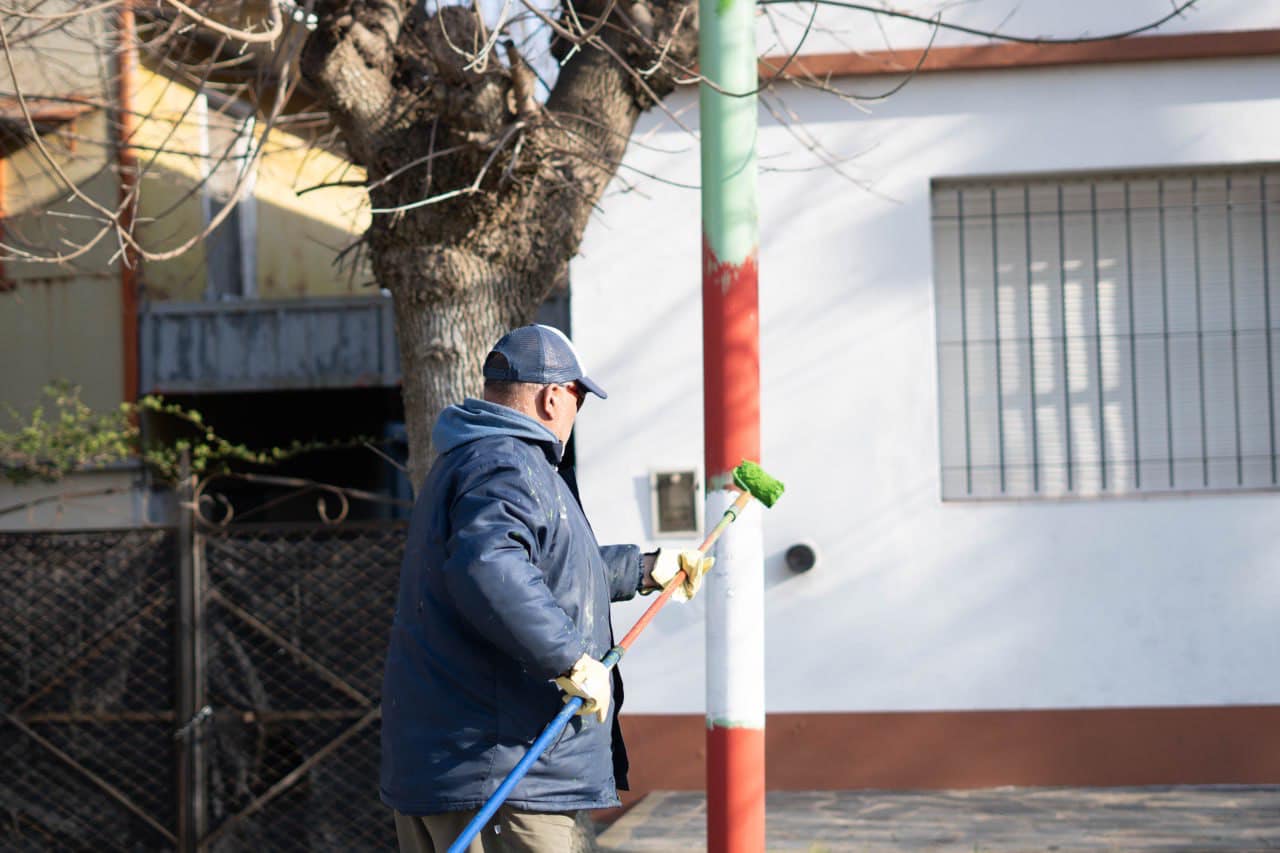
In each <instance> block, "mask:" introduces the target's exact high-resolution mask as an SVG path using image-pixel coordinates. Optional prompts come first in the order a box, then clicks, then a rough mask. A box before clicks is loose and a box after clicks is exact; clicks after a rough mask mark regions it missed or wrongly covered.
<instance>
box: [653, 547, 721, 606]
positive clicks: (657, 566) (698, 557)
mask: <svg viewBox="0 0 1280 853" xmlns="http://www.w3.org/2000/svg"><path fill="white" fill-rule="evenodd" d="M715 561H716V558H715V557H704V556H703V555H702V552H701V551H696V550H688V551H680V552H678V553H677V552H675V551H669V550H667V549H665V548H664V549H662V550H661V551H659V552H658V558H657V559H656V560H654V562H653V570H652V571H651V572H650V576H651V577H652V578H653V581H654V583H656V584H657V585H658V586H660V587H662V588H663V589H666V588H667V585H668V584H670V583H671V579H672V578H674V577H675V576H676V574H677V573H679V572H680V571H681V570H684V574H685V577H684V583H682V584H681V585H680V588H679V589H677V590H676V591H675V592H674V593H672V594H671V597H672V598H674V599H675V600H676V601H692V600H693V597H694V596H695V595H697V594H698V589H699V588H700V587H701V586H702V578H703V577H704V576H705V575H706V573H707V572H709V571H711V567H712V565H714V564H715Z"/></svg>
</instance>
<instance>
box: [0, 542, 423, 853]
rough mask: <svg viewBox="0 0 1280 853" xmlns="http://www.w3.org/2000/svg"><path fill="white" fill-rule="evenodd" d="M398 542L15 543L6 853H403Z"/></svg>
mask: <svg viewBox="0 0 1280 853" xmlns="http://www.w3.org/2000/svg"><path fill="white" fill-rule="evenodd" d="M403 539H404V528H403V526H401V525H399V524H388V523H381V524H368V525H365V524H341V525H334V526H327V525H306V526H302V525H297V526H281V525H275V526H265V525H255V526H238V527H235V526H233V527H226V528H219V527H206V526H199V529H193V524H192V522H191V520H190V518H187V519H186V520H185V521H184V523H183V524H182V525H180V526H179V527H178V528H176V529H155V528H152V529H139V530H116V531H93V532H82V533H63V532H58V533H54V532H40V533H4V534H0V583H2V584H3V589H4V594H3V596H0V850H6V851H8V850H15V851H23V850H51V849H57V850H129V851H152V850H209V851H219V853H222V851H239V850H255V851H256V850H342V851H355V850H373V849H378V850H385V849H388V848H390V847H392V846H393V845H394V838H395V835H394V828H393V826H392V822H391V819H390V812H389V810H387V809H386V808H385V807H383V806H382V805H381V804H380V803H379V801H378V793H377V791H378V788H377V784H378V780H377V768H378V742H377V737H378V733H377V732H378V725H377V723H378V716H379V697H378V691H379V686H380V678H381V671H382V659H383V654H384V652H385V645H386V637H387V631H388V628H389V626H390V621H391V615H392V609H393V607H394V601H395V586H396V580H397V575H398V569H399V563H400V556H401V552H402V548H403Z"/></svg>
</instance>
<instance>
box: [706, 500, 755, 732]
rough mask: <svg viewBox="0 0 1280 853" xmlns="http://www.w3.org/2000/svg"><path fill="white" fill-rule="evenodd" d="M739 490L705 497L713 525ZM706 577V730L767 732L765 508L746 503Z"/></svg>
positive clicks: (727, 529) (730, 526) (725, 533)
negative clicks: (762, 514)
mask: <svg viewBox="0 0 1280 853" xmlns="http://www.w3.org/2000/svg"><path fill="white" fill-rule="evenodd" d="M738 495H739V492H736V491H733V490H730V489H718V490H716V491H714V492H711V493H709V494H708V495H707V519H708V521H709V523H710V524H714V523H715V522H716V520H718V519H719V518H720V516H722V515H723V514H724V511H725V510H726V509H728V508H729V505H730V504H732V503H733V502H734V500H736V499H737V497H738ZM714 553H715V558H716V563H715V566H714V567H712V569H711V571H710V572H709V573H708V574H707V578H706V581H705V583H706V587H707V588H706V592H705V595H706V602H707V623H706V624H707V727H708V728H710V727H711V726H718V727H724V728H749V729H763V728H764V531H763V527H762V525H761V508H760V504H759V503H758V502H756V501H754V500H753V501H751V503H749V504H747V508H746V509H745V510H743V511H742V514H741V515H740V516H739V517H738V519H737V521H735V522H734V523H733V524H731V525H729V527H728V528H726V529H725V531H724V533H723V534H722V535H721V537H720V541H719V542H717V543H716V547H715V552H714Z"/></svg>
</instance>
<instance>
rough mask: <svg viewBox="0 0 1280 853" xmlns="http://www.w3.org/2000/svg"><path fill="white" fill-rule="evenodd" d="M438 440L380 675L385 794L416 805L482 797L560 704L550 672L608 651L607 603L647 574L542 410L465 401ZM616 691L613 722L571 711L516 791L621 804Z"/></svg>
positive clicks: (450, 805)
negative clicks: (582, 502) (579, 482)
mask: <svg viewBox="0 0 1280 853" xmlns="http://www.w3.org/2000/svg"><path fill="white" fill-rule="evenodd" d="M432 441H433V442H434V444H435V447H436V449H437V450H438V451H439V453H440V456H439V457H438V458H437V459H436V461H435V464H434V465H433V466H432V468H431V471H430V473H429V474H428V475H427V480H426V483H425V484H424V486H423V488H422V490H421V492H420V493H419V496H418V500H417V502H416V504H415V505H414V509H413V516H412V519H411V521H410V524H409V534H408V536H409V538H408V542H407V544H406V548H405V556H404V563H403V565H402V566H401V569H400V593H399V598H398V600H397V602H396V612H395V619H394V620H393V623H392V626H391V643H390V647H389V649H388V651H387V669H386V674H385V676H384V680H383V687H382V780H381V789H382V800H383V802H385V803H387V804H388V805H390V806H392V807H393V808H395V809H397V810H398V811H400V812H402V813H404V814H417V815H423V814H437V813H440V812H446V811H460V810H465V809H474V808H477V807H479V806H480V805H481V804H483V802H484V801H485V800H486V799H487V798H488V797H489V795H490V794H492V793H493V792H494V790H496V789H497V787H498V785H499V784H501V782H502V780H503V779H504V778H505V777H506V775H507V773H508V772H510V770H511V769H512V768H513V767H514V766H515V765H516V762H518V761H519V760H520V758H521V757H522V756H523V755H524V753H525V751H526V750H527V748H528V747H529V745H530V744H532V743H533V740H534V738H536V737H537V736H538V734H539V733H540V732H541V731H542V729H543V728H544V727H545V726H546V724H547V723H548V722H549V721H550V720H551V718H552V717H554V716H555V715H556V713H557V712H558V711H559V710H560V707H561V699H560V697H561V692H560V690H559V688H557V687H556V685H555V683H554V682H553V681H552V680H551V679H553V678H554V677H555V676H557V675H559V674H561V673H563V672H565V671H567V670H568V669H569V668H570V667H571V666H572V665H573V663H574V662H575V661H576V660H577V659H578V658H579V657H580V656H581V655H582V654H583V653H584V652H585V653H588V654H590V655H591V656H592V657H595V658H600V657H602V656H604V654H605V653H606V652H607V651H608V650H609V648H610V646H611V645H612V643H613V636H612V628H611V625H610V622H609V602H610V601H611V600H612V601H621V600H625V599H628V598H631V597H632V596H633V595H634V594H635V592H636V589H637V587H638V586H639V584H640V577H641V556H640V549H639V548H637V547H636V546H634V545H615V546H607V547H603V548H602V547H601V546H600V545H598V544H597V543H596V538H595V534H593V533H592V531H591V527H590V525H589V524H588V523H587V519H586V517H585V516H584V515H583V513H582V510H581V508H580V507H579V505H578V502H577V500H576V498H575V497H574V495H573V493H572V492H571V491H570V490H569V487H568V485H567V484H566V483H565V481H564V479H563V478H561V476H560V474H559V473H558V472H557V470H556V466H557V465H558V464H559V462H560V458H561V455H562V452H563V448H562V447H561V444H560V442H559V440H557V439H556V437H555V436H554V435H552V434H551V432H550V431H548V430H547V429H545V428H544V427H543V426H542V425H541V424H539V423H538V422H537V421H535V420H533V419H532V418H529V417H526V416H525V415H523V414H521V413H519V412H516V411H515V410H513V409H509V408H506V407H505V406H499V405H497V404H494V403H488V402H484V401H482V400H472V399H468V400H467V401H465V402H464V403H463V404H462V405H461V406H450V407H449V408H448V409H446V410H445V411H444V412H443V413H442V414H441V415H440V418H439V420H438V421H437V422H436V426H435V430H434V432H433V433H432ZM615 684H617V680H616V679H615ZM618 704H619V703H618V702H613V703H611V704H610V712H609V719H608V720H606V721H605V722H604V723H598V722H596V719H595V717H589V716H576V717H574V718H573V720H572V722H571V723H570V725H569V726H568V727H567V728H566V729H565V731H564V734H563V735H562V736H561V737H560V738H559V740H558V741H556V742H555V743H554V744H553V745H552V746H551V747H550V748H549V749H548V750H547V751H546V752H545V753H543V755H542V757H541V758H539V759H538V761H537V762H536V763H535V764H534V765H533V767H532V769H531V770H530V771H529V775H528V776H526V777H525V778H524V779H523V780H521V782H520V784H519V785H517V786H516V788H515V790H514V792H513V793H512V796H511V797H510V798H509V799H508V800H507V802H508V803H510V804H511V805H513V806H516V807H518V808H523V809H528V810H532V811H569V810H576V809H591V808H604V807H608V806H615V805H618V795H617V791H616V785H615V782H617V783H618V784H622V785H625V781H624V780H615V777H614V747H615V745H614V744H613V739H614V736H615V731H614V729H615V725H614V723H615V720H614V716H615V715H616V714H617V707H618ZM619 737H620V735H619ZM616 747H617V748H618V750H619V751H621V743H620V742H619V743H618V744H616Z"/></svg>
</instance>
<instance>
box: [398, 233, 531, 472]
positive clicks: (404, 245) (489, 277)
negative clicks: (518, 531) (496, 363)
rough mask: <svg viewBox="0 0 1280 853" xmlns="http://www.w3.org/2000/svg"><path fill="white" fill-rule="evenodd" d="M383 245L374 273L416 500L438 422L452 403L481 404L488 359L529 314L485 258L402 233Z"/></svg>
mask: <svg viewBox="0 0 1280 853" xmlns="http://www.w3.org/2000/svg"><path fill="white" fill-rule="evenodd" d="M386 242H389V243H392V245H389V246H385V247H383V248H382V249H381V250H380V251H378V252H376V253H375V254H374V267H375V270H376V274H377V276H378V281H379V282H380V283H381V284H382V286H383V287H386V288H388V289H389V290H390V291H391V295H392V299H393V302H394V306H395V318H396V339H397V341H398V342H399V345H400V373H401V376H402V377H403V380H402V383H403V385H402V388H401V394H402V395H403V397H404V412H405V426H406V429H407V431H408V442H409V471H410V478H411V481H412V484H413V488H414V491H415V492H416V491H417V490H418V488H420V487H421V485H422V482H423V480H424V479H425V478H426V474H427V470H428V469H429V468H430V467H431V462H432V460H433V459H434V457H435V451H434V449H433V448H432V445H431V429H432V426H433V425H434V424H435V419H436V416H437V415H438V414H439V413H440V412H441V411H442V410H443V409H444V408H445V407H446V406H448V405H450V404H452V403H460V402H462V400H463V399H464V398H466V397H479V396H480V393H481V388H482V385H483V379H482V377H481V373H480V371H481V366H482V364H483V362H484V357H485V355H486V354H487V353H488V352H489V349H490V348H491V347H492V346H493V344H494V343H496V342H497V340H498V338H500V337H501V336H502V335H503V333H504V332H506V331H507V330H508V329H509V328H511V327H513V326H516V325H519V324H520V323H522V322H524V320H525V317H526V316H527V314H528V312H527V311H520V310H519V309H520V306H521V302H522V300H521V299H520V297H519V293H520V291H521V289H522V288H521V287H520V286H519V285H518V284H517V283H515V282H514V281H513V280H512V279H511V278H510V277H507V276H504V274H503V272H502V270H501V269H500V268H498V267H496V266H495V265H493V264H492V263H489V262H486V261H485V260H484V259H482V258H479V257H476V256H475V255H468V254H467V253H465V252H463V251H460V250H456V249H454V250H449V251H446V252H438V251H433V250H432V249H429V248H428V249H423V248H419V247H416V246H414V245H413V240H412V239H411V238H410V237H409V236H408V235H402V234H401V233H399V232H397V233H396V235H395V237H394V238H387V240H386ZM397 244H399V245H397ZM432 297H435V298H432Z"/></svg>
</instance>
